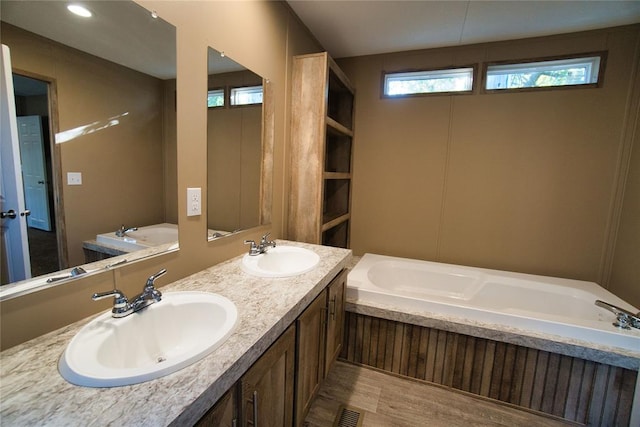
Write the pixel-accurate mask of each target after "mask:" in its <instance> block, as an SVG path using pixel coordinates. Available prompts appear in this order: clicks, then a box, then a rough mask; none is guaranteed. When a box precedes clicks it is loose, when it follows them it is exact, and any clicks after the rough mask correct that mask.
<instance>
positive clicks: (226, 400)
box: [196, 387, 236, 427]
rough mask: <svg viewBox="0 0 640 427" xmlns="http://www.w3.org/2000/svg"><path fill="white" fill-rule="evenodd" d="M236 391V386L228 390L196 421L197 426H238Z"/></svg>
mask: <svg viewBox="0 0 640 427" xmlns="http://www.w3.org/2000/svg"><path fill="white" fill-rule="evenodd" d="M235 392H236V388H235V387H232V388H231V390H229V391H228V392H226V393H225V394H224V396H222V397H221V398H220V400H218V402H216V404H215V405H213V408H211V409H209V411H208V412H207V413H206V414H204V416H203V417H202V418H201V419H200V421H198V422H197V423H196V427H236V416H235V399H234V395H235Z"/></svg>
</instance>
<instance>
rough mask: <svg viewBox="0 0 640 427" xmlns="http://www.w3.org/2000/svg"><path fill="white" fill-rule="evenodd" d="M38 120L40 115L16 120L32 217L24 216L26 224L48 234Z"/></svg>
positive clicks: (46, 202) (42, 157)
mask: <svg viewBox="0 0 640 427" xmlns="http://www.w3.org/2000/svg"><path fill="white" fill-rule="evenodd" d="M40 120H41V119H40V116H23V117H18V139H19V140H20V158H21V159H22V180H23V184H24V197H25V199H26V204H27V209H29V211H31V215H29V216H28V217H27V225H28V226H29V227H34V228H38V229H40V230H44V231H51V219H50V217H49V197H48V194H47V172H46V169H45V165H46V163H45V159H44V141H43V139H42V122H41V121H40Z"/></svg>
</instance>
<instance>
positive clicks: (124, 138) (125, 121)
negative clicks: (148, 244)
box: [2, 23, 177, 266]
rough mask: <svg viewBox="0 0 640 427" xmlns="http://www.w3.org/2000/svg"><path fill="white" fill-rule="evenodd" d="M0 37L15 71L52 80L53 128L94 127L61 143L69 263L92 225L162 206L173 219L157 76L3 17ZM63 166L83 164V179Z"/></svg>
mask: <svg viewBox="0 0 640 427" xmlns="http://www.w3.org/2000/svg"><path fill="white" fill-rule="evenodd" d="M2 43H3V44H6V45H8V46H9V48H10V49H11V58H12V67H13V69H14V71H18V72H27V73H29V74H31V75H37V76H40V77H42V78H46V79H47V80H50V81H51V80H52V81H55V86H56V92H57V98H56V99H57V113H58V114H57V117H54V119H53V120H54V125H55V124H57V126H58V128H57V130H58V132H65V131H69V130H71V129H75V128H78V127H80V126H86V125H89V126H88V129H90V130H92V131H93V132H92V133H89V134H85V135H82V136H79V137H76V138H73V139H71V140H69V141H67V142H64V143H61V144H59V149H60V159H61V177H62V183H63V185H62V198H63V200H64V211H63V212H62V215H63V216H64V221H65V226H66V237H67V240H66V241H67V249H68V261H69V266H74V265H79V264H84V262H85V258H84V253H83V250H82V242H83V241H84V240H91V239H95V236H96V234H98V233H105V232H108V231H113V230H116V229H117V228H118V227H119V226H120V225H121V224H127V225H129V226H142V225H150V224H157V223H161V222H165V221H168V220H170V219H169V218H167V215H165V212H174V213H173V215H172V216H173V218H172V219H173V220H174V222H176V221H177V218H176V215H177V206H176V203H175V202H176V201H175V198H173V199H169V200H167V198H166V197H165V188H164V186H165V184H164V183H165V180H166V181H168V182H176V181H177V178H176V175H175V167H174V168H173V170H171V169H166V168H167V167H168V166H169V164H170V162H167V164H166V165H165V163H164V150H165V147H164V144H165V143H166V144H171V145H175V131H174V132H173V134H172V133H171V129H164V128H163V119H165V117H163V115H164V114H165V112H164V106H165V100H164V98H163V97H164V92H163V91H164V88H163V82H162V81H161V80H159V79H156V78H154V77H151V76H147V75H145V74H142V73H138V72H135V71H133V70H131V69H128V68H125V67H122V66H120V65H117V64H114V63H112V62H108V61H104V60H102V59H100V58H96V57H94V56H91V55H88V54H85V53H82V52H80V51H77V50H75V49H71V48H68V47H66V46H63V45H60V44H58V43H55V42H53V41H51V40H48V39H45V38H42V37H39V36H36V35H35V34H32V33H29V32H26V31H23V30H21V29H18V28H16V27H13V26H11V25H7V24H4V23H3V24H2ZM168 108H170V109H171V110H173V104H169V105H168ZM167 115H168V114H167ZM173 115H174V116H175V111H173ZM112 119H115V120H117V122H118V124H117V125H115V126H108V124H109V123H110V121H111V120H112ZM174 122H175V119H174ZM169 123H170V122H169ZM100 128H102V129H100ZM96 129H98V130H96ZM165 140H166V141H165ZM173 163H174V164H175V160H174V161H173ZM67 172H81V173H82V185H81V186H68V185H66V174H67ZM172 173H173V174H172ZM165 202H170V203H173V205H172V206H167V205H166V204H165Z"/></svg>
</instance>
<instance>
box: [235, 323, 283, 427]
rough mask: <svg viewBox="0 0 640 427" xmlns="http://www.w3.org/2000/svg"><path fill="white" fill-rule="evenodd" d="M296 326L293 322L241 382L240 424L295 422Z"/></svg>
mask: <svg viewBox="0 0 640 427" xmlns="http://www.w3.org/2000/svg"><path fill="white" fill-rule="evenodd" d="M295 352H296V342H295V325H291V326H290V327H289V329H287V330H286V331H285V332H284V333H283V334H282V335H281V336H280V338H278V340H277V341H276V342H275V343H274V344H273V345H272V346H271V347H269V349H268V350H267V351H266V352H265V353H264V354H263V355H262V356H261V357H260V359H258V361H257V362H256V363H254V365H253V366H252V367H251V368H250V369H249V370H248V371H247V373H246V374H244V376H243V377H242V379H241V380H240V382H239V387H240V392H239V395H240V402H239V409H240V410H239V415H240V424H239V425H240V426H261V427H262V426H268V427H276V426H277V427H280V426H283V427H284V426H290V425H291V424H292V422H293V386H294V380H293V378H294V368H295Z"/></svg>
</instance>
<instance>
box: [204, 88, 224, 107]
mask: <svg viewBox="0 0 640 427" xmlns="http://www.w3.org/2000/svg"><path fill="white" fill-rule="evenodd" d="M214 107H224V89H210V90H209V91H207V108H214Z"/></svg>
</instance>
